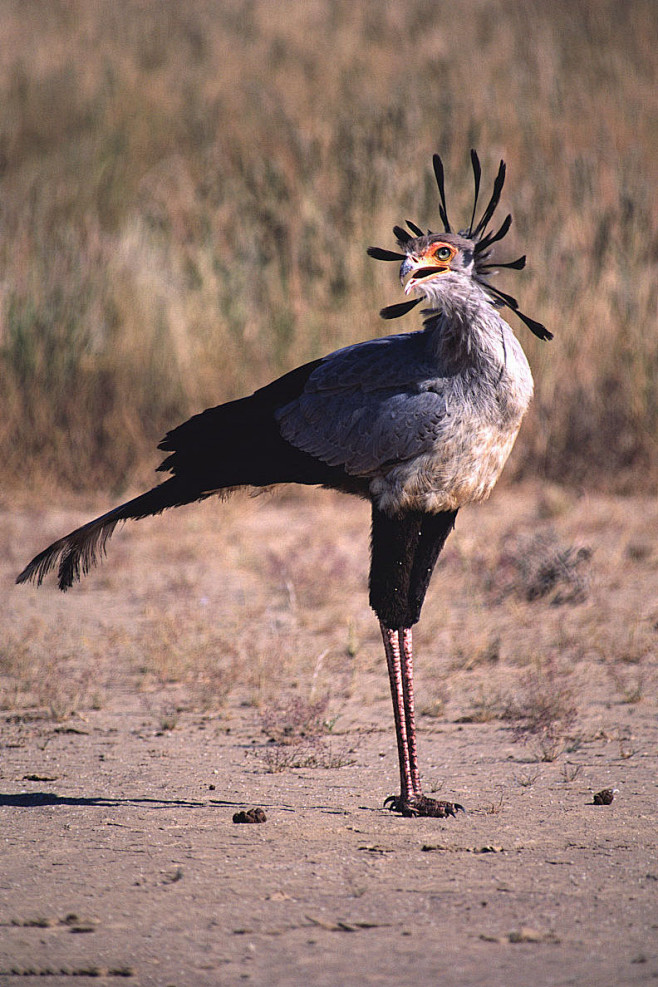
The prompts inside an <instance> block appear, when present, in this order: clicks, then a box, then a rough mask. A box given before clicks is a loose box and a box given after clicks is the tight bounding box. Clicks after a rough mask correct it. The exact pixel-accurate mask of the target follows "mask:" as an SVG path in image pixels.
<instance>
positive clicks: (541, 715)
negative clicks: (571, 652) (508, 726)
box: [505, 660, 578, 761]
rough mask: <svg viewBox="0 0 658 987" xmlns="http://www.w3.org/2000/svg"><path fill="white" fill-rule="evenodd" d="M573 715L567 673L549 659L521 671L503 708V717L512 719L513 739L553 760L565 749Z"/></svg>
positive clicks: (574, 714)
mask: <svg viewBox="0 0 658 987" xmlns="http://www.w3.org/2000/svg"><path fill="white" fill-rule="evenodd" d="M577 715H578V710H577V707H576V703H575V699H574V692H573V688H572V686H571V685H570V683H569V681H568V673H565V672H564V671H562V670H561V669H559V668H558V667H557V665H556V663H555V662H554V661H552V660H551V661H548V662H546V663H544V664H543V665H540V664H539V663H537V664H536V665H535V666H534V667H533V668H531V669H529V670H528V671H527V672H526V673H525V675H524V677H523V680H522V686H521V690H520V691H519V693H517V695H516V696H514V697H513V698H512V699H511V701H510V702H509V704H508V706H507V709H506V710H505V718H506V719H509V720H513V721H515V726H514V736H515V739H516V740H520V741H522V742H523V743H528V742H532V743H533V744H534V745H535V746H536V747H537V748H538V752H539V758H540V760H542V761H555V760H556V758H558V757H559V756H560V754H561V753H562V752H563V751H564V750H565V747H566V744H567V741H568V737H569V734H570V731H571V729H572V727H573V725H574V723H575V721H576V717H577Z"/></svg>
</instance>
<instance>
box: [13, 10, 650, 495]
mask: <svg viewBox="0 0 658 987" xmlns="http://www.w3.org/2000/svg"><path fill="white" fill-rule="evenodd" d="M0 36H1V37H2V39H3V52H4V57H3V61H2V66H1V67H0V183H1V185H0V193H1V195H2V211H3V216H2V220H3V221H2V225H1V230H0V263H1V265H2V271H3V277H2V282H1V284H0V313H1V320H2V321H1V322H0V376H1V377H2V401H3V414H2V416H1V418H2V422H1V424H0V455H1V456H2V461H3V476H4V481H5V483H12V482H13V483H20V484H25V483H28V484H30V485H33V486H38V485H39V484H40V483H41V484H44V485H45V484H50V483H51V482H52V481H53V480H55V481H57V482H58V483H60V484H65V485H68V486H70V487H72V488H77V489H94V488H96V487H97V486H98V485H103V486H104V487H105V488H108V489H111V490H115V491H116V490H118V489H120V488H122V487H123V486H125V485H126V484H127V483H128V482H131V481H135V480H136V479H137V478H140V479H141V478H142V477H143V476H145V475H146V473H147V470H150V467H151V466H152V465H153V463H154V459H153V453H152V445H153V443H154V442H155V441H157V439H158V438H159V437H160V436H161V434H162V433H163V431H164V430H165V429H166V428H167V427H170V426H171V425H172V424H174V423H175V422H176V421H177V420H179V419H180V418H181V417H183V416H185V415H187V414H188V413H190V412H191V411H194V410H198V409H199V408H200V407H202V406H205V405H207V404H209V403H217V402H218V401H220V400H223V399H227V398H230V397H233V396H236V395H237V394H238V393H240V392H243V391H245V390H250V389H252V388H253V387H255V386H257V385H259V384H261V383H263V382H265V381H266V380H267V379H268V378H270V377H271V376H272V375H274V374H275V373H277V372H278V371H283V370H285V369H288V368H290V367H291V366H293V365H294V364H296V363H298V362H300V361H302V360H304V359H308V358H311V357H314V356H317V355H319V354H320V353H321V352H323V351H327V350H328V349H331V348H333V347H336V346H339V345H341V344H344V343H346V342H351V341H354V340H357V339H361V338H365V337H368V336H371V335H374V334H377V333H380V332H381V331H382V330H383V329H384V327H383V326H382V324H381V323H380V322H379V321H378V319H377V317H376V312H377V311H378V309H379V308H380V307H381V305H382V304H384V303H388V302H391V301H394V300H395V298H396V292H397V290H398V289H397V286H396V283H395V279H394V278H392V277H391V270H390V268H389V267H387V266H385V265H377V264H374V263H373V262H372V261H370V260H369V259H368V258H367V257H366V255H365V248H366V247H367V246H368V245H369V244H371V243H381V244H384V245H385V244H390V242H391V233H390V228H391V225H392V224H393V222H399V221H400V220H402V219H403V218H405V217H406V216H410V217H411V218H413V219H415V220H417V221H421V222H422V223H424V224H425V223H427V224H430V225H433V226H435V225H436V223H437V205H436V191H435V188H434V187H433V181H432V179H431V176H430V168H429V160H430V155H431V153H432V152H433V151H435V150H437V149H438V150H440V151H441V153H442V154H443V155H444V156H445V159H446V164H447V168H448V173H449V178H450V205H451V213H452V215H453V216H454V217H463V219H464V220H465V219H466V218H467V216H468V209H469V203H470V196H471V190H470V180H469V178H468V171H467V161H468V151H469V148H470V146H471V145H477V146H478V148H479V149H480V152H481V154H482V156H483V158H484V160H485V165H486V167H487V169H488V172H491V171H492V170H493V168H494V167H495V166H496V164H497V161H498V159H499V157H500V156H504V157H505V158H506V160H507V162H508V165H509V176H510V177H509V188H508V189H507V190H506V193H505V203H504V205H505V207H507V208H509V209H510V210H511V211H512V212H513V213H514V218H515V227H514V229H515V231H516V232H515V235H514V238H513V239H514V242H513V243H511V244H510V252H511V253H514V251H515V250H518V251H519V252H522V251H527V252H528V255H529V270H528V273H526V274H523V275H520V276H518V277H517V278H515V279H514V287H513V288H512V280H511V278H510V279H507V280H506V281H505V286H508V285H509V287H510V288H512V290H513V291H514V293H515V294H518V295H519V297H520V298H521V299H522V300H523V305H524V308H525V309H526V310H527V311H528V312H529V313H530V314H531V315H533V316H535V317H537V318H540V319H541V320H542V321H544V322H545V323H546V324H547V325H549V326H550V327H551V328H552V329H553V330H554V331H555V334H556V340H555V342H554V343H553V344H551V345H546V346H540V345H539V344H537V343H536V341H535V340H533V339H530V338H529V336H528V334H527V333H526V332H525V330H524V329H523V327H519V331H520V333H521V335H522V336H523V339H524V345H525V346H526V348H527V350H528V352H529V355H530V358H531V361H532V363H533V367H534V370H535V373H536V378H537V396H536V401H535V404H534V408H533V411H532V414H531V417H530V419H529V421H528V423H527V425H526V427H525V429H524V432H523V437H522V440H521V442H522V444H521V445H520V447H519V450H518V452H517V455H516V459H515V472H516V474H517V475H518V474H520V473H525V474H527V473H528V472H529V471H530V470H533V471H539V472H541V473H543V474H544V475H547V476H551V477H555V478H558V479H562V480H564V479H568V480H571V481H573V482H576V483H582V484H589V483H592V482H594V481H595V482H597V483H605V484H608V485H609V486H616V487H617V488H628V487H630V486H631V485H637V484H638V483H640V484H653V483H655V478H656V465H657V463H658V446H657V445H656V439H655V436H656V434H657V432H658V389H657V387H658V385H657V383H656V382H657V381H658V337H657V335H656V333H655V331H654V329H655V325H656V308H657V295H658V292H657V290H656V281H655V262H656V258H657V256H658V220H657V217H656V207H655V195H654V189H655V186H656V155H655V148H656V141H657V139H658V80H657V78H656V75H657V63H656V59H655V51H656V47H657V46H658V12H657V9H656V6H655V4H654V3H653V0H629V2H627V3H626V4H624V13H623V29H620V24H619V5H618V4H614V3H612V2H611V0H579V2H576V3H574V2H569V0H555V2H553V3H551V4H543V5H542V4H519V3H516V2H515V0H502V2H501V3H499V4H498V5H497V6H496V11H495V13H494V12H492V9H491V5H490V4H489V3H487V2H486V0H464V2H463V3H460V4H452V5H451V4H436V3H432V2H430V0H409V2H408V3H405V4H404V5H400V4H398V3H395V2H394V0H366V2H364V3H359V4H352V3H348V2H346V0H344V2H343V0H337V2H335V3H331V4H326V3H321V2H320V0H307V2H305V3H304V4H299V3H295V2H294V0H282V2H280V3H277V4H273V3H268V2H265V0H256V2H254V0H226V2H224V3H222V5H221V10H220V8H219V7H218V6H217V5H216V4H212V3H209V2H208V0H189V2H188V3H186V4H185V5H181V4H179V3H178V2H176V0H159V2H157V3H155V2H145V3H140V4H135V3H130V2H128V0H114V2H112V3H111V4H109V3H102V2H91V3H89V2H83V0H49V2H45V0H6V2H5V3H3V4H2V6H1V8H0ZM456 221H459V220H456ZM412 324H413V325H416V321H414V320H413V319H412V318H410V319H409V320H407V326H411V325H412Z"/></svg>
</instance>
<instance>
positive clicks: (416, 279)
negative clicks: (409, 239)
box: [400, 255, 450, 295]
mask: <svg viewBox="0 0 658 987" xmlns="http://www.w3.org/2000/svg"><path fill="white" fill-rule="evenodd" d="M428 260H429V263H428ZM449 270H450V266H449V264H440V263H437V261H436V259H435V258H434V257H431V258H427V259H426V257H425V256H421V257H419V258H414V257H412V256H410V255H407V256H406V257H405V258H404V260H403V261H402V263H401V264H400V284H401V285H402V286H403V287H404V293H405V295H408V294H410V293H411V292H412V291H413V290H414V288H417V287H418V285H419V283H420V282H421V281H423V280H425V279H426V278H427V279H429V278H431V277H434V276H436V275H438V274H446V273H447V272H448V271H449ZM407 274H411V277H410V278H409V280H408V281H407V283H406V285H405V283H404V279H405V278H406V276H407Z"/></svg>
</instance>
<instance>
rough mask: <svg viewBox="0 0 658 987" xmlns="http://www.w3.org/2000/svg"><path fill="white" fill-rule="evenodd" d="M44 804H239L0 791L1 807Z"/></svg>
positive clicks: (194, 805) (158, 805)
mask: <svg viewBox="0 0 658 987" xmlns="http://www.w3.org/2000/svg"><path fill="white" fill-rule="evenodd" d="M44 805H76V806H81V807H82V806H106V807H109V806H119V805H150V806H153V807H158V808H167V807H170V806H179V807H180V806H182V807H183V808H186V809H204V808H208V806H210V805H218V806H222V805H223V806H234V805H235V806H237V805H238V803H237V802H221V801H219V799H210V800H208V801H203V802H191V801H189V800H187V799H163V798H159V799H153V798H105V797H103V796H92V797H86V796H73V795H57V794H56V793H55V792H18V793H17V794H15V795H12V794H6V793H4V792H0V807H2V806H5V807H7V808H14V809H35V808H39V807H41V806H44Z"/></svg>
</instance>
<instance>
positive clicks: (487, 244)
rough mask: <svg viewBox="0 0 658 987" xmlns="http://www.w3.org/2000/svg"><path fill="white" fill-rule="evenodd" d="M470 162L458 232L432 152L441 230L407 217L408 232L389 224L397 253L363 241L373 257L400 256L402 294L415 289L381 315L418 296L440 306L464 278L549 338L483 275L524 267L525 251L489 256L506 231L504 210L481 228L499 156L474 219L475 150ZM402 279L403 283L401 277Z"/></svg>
mask: <svg viewBox="0 0 658 987" xmlns="http://www.w3.org/2000/svg"><path fill="white" fill-rule="evenodd" d="M471 163H472V165H473V175H474V178H475V199H474V202H473V212H472V214H471V221H470V223H469V225H468V227H467V228H466V229H464V230H461V232H459V233H455V232H453V231H452V229H451V227H450V222H449V221H448V212H447V209H446V198H445V187H444V177H443V163H442V161H441V158H440V157H439V155H438V154H435V155H434V159H433V164H434V174H435V176H436V181H437V184H438V187H439V196H440V205H439V215H440V217H441V221H442V222H443V227H444V232H443V233H433V232H432V231H431V230H428V231H427V232H426V233H424V232H423V230H422V229H421V228H420V227H419V226H417V225H416V223H412V222H411V221H410V220H407V226H408V228H409V230H410V231H411V232H408V230H405V229H404V228H403V227H402V226H394V227H393V233H394V235H395V238H396V240H397V244H398V246H399V247H400V250H401V251H404V252H403V253H401V252H397V251H394V250H385V249H383V248H382V247H369V248H368V253H369V254H370V256H371V257H374V258H375V259H376V260H386V261H395V262H401V265H400V281H401V282H402V284H403V286H404V292H405V294H406V295H410V294H412V293H413V294H415V295H416V296H417V297H415V298H412V299H411V300H410V301H406V302H401V303H400V304H398V305H389V306H388V307H387V308H384V309H382V311H381V313H380V314H381V316H382V318H384V319H395V318H398V317H399V316H401V315H404V314H405V313H406V312H409V311H410V310H411V309H412V308H414V306H415V305H417V304H418V303H419V302H421V301H422V300H423V299H425V300H426V301H429V303H430V304H431V305H433V306H435V307H438V308H440V307H441V303H442V298H443V299H445V300H447V298H448V293H449V292H450V291H451V290H452V291H454V290H455V289H456V288H457V287H458V286H459V284H460V282H461V283H462V284H463V279H464V278H469V279H471V280H473V281H475V282H477V283H478V284H479V285H480V286H481V287H482V288H483V289H484V291H485V292H486V294H487V296H488V298H489V300H490V302H491V304H492V305H497V306H500V305H505V306H507V307H508V308H510V309H511V310H512V311H513V312H514V313H515V314H516V315H517V316H518V318H519V319H521V321H522V322H524V323H525V325H526V326H527V327H528V328H529V329H530V330H531V331H532V332H533V333H534V334H535V336H538V337H539V339H552V338H553V334H552V333H551V332H549V331H548V329H546V327H545V326H543V325H542V324H541V323H540V322H535V320H534V319H530V318H529V317H528V316H527V315H524V313H523V312H521V310H520V309H519V305H518V302H517V301H516V299H515V298H513V297H512V295H507V294H505V292H503V291H500V289H498V288H495V287H494V286H493V285H492V284H491V283H490V281H489V278H490V276H491V275H492V274H493V273H495V271H496V270H497V269H499V268H505V267H506V268H511V269H513V270H516V271H520V270H521V269H522V268H523V267H525V261H526V259H525V255H524V256H523V257H518V258H517V259H516V260H512V261H506V262H504V263H492V262H491V248H492V246H493V245H494V243H497V242H498V241H499V240H502V239H503V237H505V236H506V235H507V233H508V232H509V228H510V226H511V225H512V217H511V216H509V215H508V216H506V217H505V219H504V220H503V222H502V224H501V226H500V228H499V229H498V230H496V232H495V233H487V227H488V226H489V223H490V222H491V219H492V218H493V214H494V212H495V211H496V208H497V206H498V203H499V201H500V195H501V192H502V189H503V185H504V183H505V162H504V161H501V162H500V167H499V169H498V174H497V176H496V180H495V182H494V187H493V192H492V195H491V199H490V200H489V204H488V205H487V207H486V209H485V210H484V213H483V214H482V218H481V219H480V221H479V222H478V223H477V224H476V222H475V212H476V209H477V202H478V194H479V191H480V177H481V172H482V170H481V167H480V161H479V158H478V156H477V153H476V152H475V151H471ZM408 275H409V277H408V280H407V281H406V283H405V278H407V276H408Z"/></svg>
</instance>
